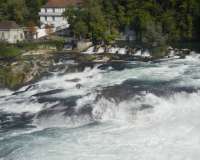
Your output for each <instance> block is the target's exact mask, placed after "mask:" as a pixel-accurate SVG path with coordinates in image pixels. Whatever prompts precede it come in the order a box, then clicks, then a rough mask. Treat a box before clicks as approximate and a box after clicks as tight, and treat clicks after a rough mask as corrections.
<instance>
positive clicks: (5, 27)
mask: <svg viewBox="0 0 200 160" xmlns="http://www.w3.org/2000/svg"><path fill="white" fill-rule="evenodd" d="M23 40H25V36H24V31H23V29H22V28H20V27H19V26H18V25H17V24H16V23H15V22H14V21H2V22H0V41H1V42H8V43H17V42H20V41H23Z"/></svg>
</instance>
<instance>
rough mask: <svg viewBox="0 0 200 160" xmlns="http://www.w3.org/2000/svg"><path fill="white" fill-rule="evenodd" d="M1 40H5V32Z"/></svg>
mask: <svg viewBox="0 0 200 160" xmlns="http://www.w3.org/2000/svg"><path fill="white" fill-rule="evenodd" d="M1 39H2V40H5V33H4V32H2V38H1Z"/></svg>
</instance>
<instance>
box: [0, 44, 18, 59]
mask: <svg viewBox="0 0 200 160" xmlns="http://www.w3.org/2000/svg"><path fill="white" fill-rule="evenodd" d="M20 53H21V50H20V49H19V48H17V47H15V46H8V45H6V44H0V58H10V57H16V56H18V55H20Z"/></svg>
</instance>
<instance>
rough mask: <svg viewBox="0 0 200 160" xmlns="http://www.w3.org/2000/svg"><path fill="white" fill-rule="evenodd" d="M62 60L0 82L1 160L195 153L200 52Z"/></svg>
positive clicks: (184, 156) (188, 156) (162, 159)
mask: <svg viewBox="0 0 200 160" xmlns="http://www.w3.org/2000/svg"><path fill="white" fill-rule="evenodd" d="M69 65H77V64H75V62H73V61H71V60H70V61H69V60H66V61H61V62H58V63H56V64H55V66H54V68H56V69H55V70H54V71H52V72H51V73H49V74H48V76H47V75H46V76H44V77H43V78H42V79H41V80H39V81H38V82H35V83H34V84H30V85H27V86H24V87H22V88H21V89H19V90H18V91H15V92H14V91H10V90H7V89H1V90H0V160H169V159H170V160H197V159H199V157H200V118H199V117H200V55H198V54H196V53H193V54H192V55H190V56H187V57H186V58H185V59H176V58H174V59H171V60H168V59H163V60H160V61H156V62H146V63H144V62H129V63H120V64H107V65H95V66H93V67H91V66H85V67H84V68H83V69H77V70H74V71H73V72H67V71H68V70H69Z"/></svg>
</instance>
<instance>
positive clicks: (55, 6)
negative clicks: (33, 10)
mask: <svg viewBox="0 0 200 160" xmlns="http://www.w3.org/2000/svg"><path fill="white" fill-rule="evenodd" d="M80 2H81V1H80V0H49V1H48V2H47V4H46V5H44V6H43V7H42V8H41V10H40V13H39V15H40V22H41V28H45V26H46V25H52V26H53V27H54V28H55V29H56V30H60V29H65V28H68V27H69V23H68V21H67V18H65V17H64V16H63V13H64V12H65V9H66V7H68V6H70V5H77V4H79V3H80Z"/></svg>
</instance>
